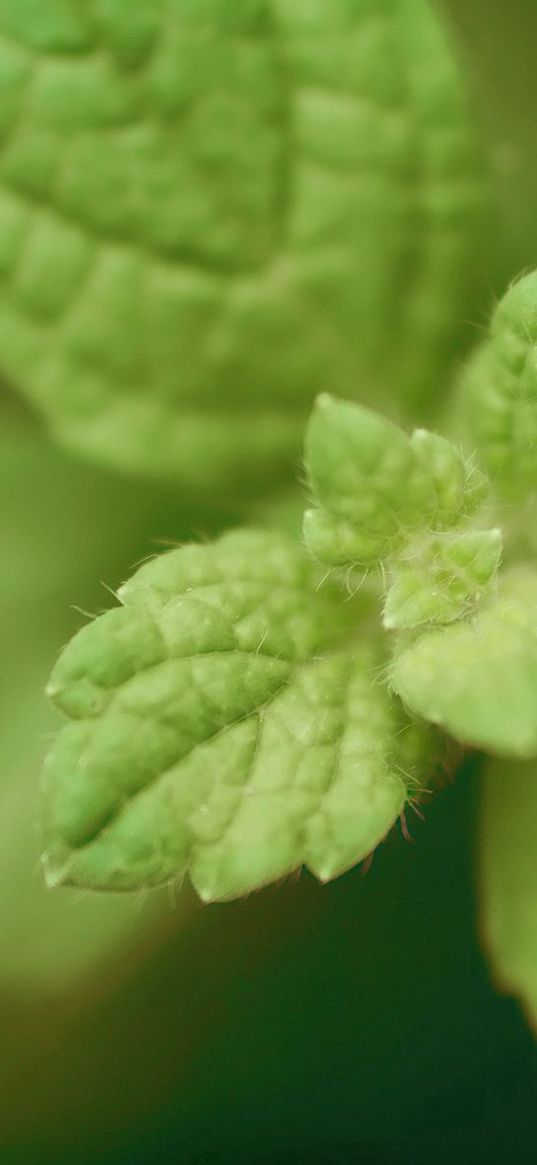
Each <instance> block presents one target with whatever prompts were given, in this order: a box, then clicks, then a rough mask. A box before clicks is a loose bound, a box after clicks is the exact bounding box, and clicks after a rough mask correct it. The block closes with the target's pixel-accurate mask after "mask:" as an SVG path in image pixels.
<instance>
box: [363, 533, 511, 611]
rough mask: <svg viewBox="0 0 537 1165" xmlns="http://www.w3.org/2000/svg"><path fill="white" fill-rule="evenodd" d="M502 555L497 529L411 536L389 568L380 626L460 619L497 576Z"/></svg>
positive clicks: (500, 538) (499, 535)
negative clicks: (412, 539) (406, 548)
mask: <svg viewBox="0 0 537 1165" xmlns="http://www.w3.org/2000/svg"><path fill="white" fill-rule="evenodd" d="M501 554H502V536H501V531H500V530H467V531H464V532H463V533H462V534H447V535H446V534H429V535H426V536H425V537H423V538H421V539H420V538H419V537H417V538H415V539H414V541H413V542H412V543H411V544H410V546H409V548H408V551H407V552H406V553H405V555H404V556H402V557H401V559H400V560H399V561H398V562H397V561H396V563H395V565H394V567H393V570H392V582H391V585H390V587H389V589H388V593H387V595H386V602H385V604H384V613H383V623H384V626H385V627H386V628H387V629H388V630H402V629H403V628H406V627H417V626H418V625H419V624H420V623H450V622H452V620H454V619H458V618H460V617H461V616H462V615H464V614H465V612H466V611H467V610H468V606H469V605H470V604H471V603H472V602H475V601H476V600H477V599H478V598H479V597H480V595H481V594H482V592H483V590H484V589H485V588H486V587H487V586H489V585H490V583H491V581H492V580H493V579H494V578H495V576H496V572H497V570H498V567H499V565H500V559H501Z"/></svg>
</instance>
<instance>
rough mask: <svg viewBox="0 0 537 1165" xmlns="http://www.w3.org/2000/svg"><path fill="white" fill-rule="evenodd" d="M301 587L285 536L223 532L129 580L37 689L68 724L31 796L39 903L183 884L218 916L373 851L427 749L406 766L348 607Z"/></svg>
mask: <svg viewBox="0 0 537 1165" xmlns="http://www.w3.org/2000/svg"><path fill="white" fill-rule="evenodd" d="M316 579H317V574H316V572H315V571H314V570H313V569H312V566H311V565H310V563H309V562H308V560H307V558H306V557H305V556H304V555H303V554H302V553H301V552H300V551H298V550H296V549H295V547H294V545H293V543H292V542H291V541H288V540H287V539H286V538H285V537H283V536H282V535H279V534H268V533H256V532H252V531H243V532H237V533H232V534H229V535H225V536H224V537H223V538H222V539H220V540H219V541H218V542H216V543H214V544H212V545H208V546H187V547H184V548H183V549H179V550H176V551H173V552H171V553H170V554H167V555H163V556H162V557H160V558H158V559H157V560H155V561H154V562H151V563H149V564H147V565H146V566H144V567H142V568H141V570H140V571H139V572H138V573H137V574H136V575H134V577H133V579H132V580H131V581H130V582H129V583H127V584H126V585H125V586H124V587H123V588H122V589H121V590H120V592H119V598H120V600H121V603H122V606H121V607H120V608H118V609H116V610H112V611H110V612H109V613H108V614H106V615H104V616H102V617H101V618H100V619H98V620H97V621H96V622H94V623H93V624H90V625H89V626H88V627H87V628H85V629H84V630H83V631H82V632H80V633H79V635H78V636H77V637H76V638H75V639H74V640H73V641H72V643H71V644H70V645H69V646H68V647H67V648H66V649H65V651H64V653H63V654H62V656H61V657H60V659H59V661H58V664H57V666H56V669H55V671H54V673H53V676H52V679H51V682H50V688H49V690H50V693H51V695H52V696H53V698H54V699H55V701H56V703H57V704H58V705H59V706H60V708H61V709H62V710H63V711H64V712H65V713H66V714H67V715H68V716H70V717H71V718H72V722H71V724H69V725H68V726H66V727H65V728H64V730H63V732H61V733H60V735H59V737H58V740H57V742H56V744H55V745H54V746H53V747H52V750H51V752H50V754H49V757H48V761H47V765H46V769H45V775H44V785H43V807H42V829H43V837H44V849H45V856H44V862H45V872H46V876H47V878H48V880H49V882H50V883H51V884H52V885H54V884H57V883H61V882H67V883H75V884H80V885H86V886H89V887H95V888H97V889H126V890H127V889H134V888H138V887H140V886H151V885H157V884H159V883H161V882H165V881H168V880H173V879H181V878H182V877H183V875H184V874H185V873H186V872H187V871H188V872H189V873H190V877H191V880H192V882H193V884H194V886H195V888H196V890H197V892H198V894H199V895H200V897H201V898H202V899H204V900H206V901H208V900H213V899H221V898H232V897H236V896H238V895H241V894H244V893H247V892H248V891H250V890H253V889H256V888H257V887H259V886H262V885H264V884H265V883H267V882H270V881H272V880H274V879H277V878H280V877H282V876H283V875H285V874H288V873H290V872H291V871H292V870H294V869H296V868H298V867H300V866H301V865H302V864H305V865H307V866H308V867H309V868H310V869H311V870H312V871H313V872H314V873H315V874H316V875H317V877H319V878H320V879H321V880H323V881H324V880H327V879H329V878H332V877H335V876H336V875H337V874H339V873H341V872H342V871H343V870H345V869H347V868H348V867H349V866H352V865H353V864H355V863H356V862H358V861H359V860H360V859H361V858H363V857H365V856H366V855H367V854H368V853H369V852H370V851H371V850H372V849H373V848H374V847H375V846H376V845H377V843H378V842H379V841H380V840H381V839H382V838H383V837H384V835H385V834H386V832H387V831H388V830H389V828H390V827H391V825H392V824H393V822H394V821H395V820H396V819H397V817H398V815H399V813H400V812H401V810H402V808H403V806H404V803H405V799H406V793H407V789H406V783H405V780H404V779H403V776H402V773H405V774H406V779H407V781H408V782H410V783H412V781H413V780H415V779H417V776H416V771H415V770H417V774H418V775H423V772H424V771H425V773H427V761H426V759H425V760H424V759H423V757H422V761H423V763H422V764H420V761H419V755H418V754H419V752H420V750H421V752H422V753H424V755H425V754H426V753H427V748H428V740H429V738H428V737H427V735H425V737H424V738H423V742H422V737H421V735H420V734H419V733H418V738H417V752H416V739H415V737H416V733H415V730H414V729H412V728H411V726H410V725H409V722H408V721H407V720H406V719H405V717H404V716H403V717H402V716H401V710H400V708H399V707H398V704H397V703H396V702H394V701H393V700H392V699H391V698H390V697H389V695H388V693H387V690H386V688H385V685H384V684H383V683H381V682H379V666H380V664H381V663H382V656H379V653H378V651H377V650H376V649H375V648H374V646H373V645H371V644H369V643H368V642H367V638H366V639H365V640H364V639H363V635H364V632H362V634H361V633H360V622H361V620H363V618H364V608H363V604H358V603H355V604H354V605H353V604H345V603H342V602H341V599H340V597H339V595H337V593H336V594H333V593H332V592H331V591H330V589H327V588H326V587H325V588H323V589H322V590H319V589H317V587H316ZM365 634H367V632H365ZM405 729H406V731H405ZM409 742H410V743H409ZM422 743H423V747H422ZM412 750H414V752H413V751H412ZM411 754H412V755H411Z"/></svg>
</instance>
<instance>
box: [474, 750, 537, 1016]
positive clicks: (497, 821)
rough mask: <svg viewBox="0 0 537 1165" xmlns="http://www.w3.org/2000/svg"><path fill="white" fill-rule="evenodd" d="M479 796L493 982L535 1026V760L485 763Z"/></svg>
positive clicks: (483, 919)
mask: <svg viewBox="0 0 537 1165" xmlns="http://www.w3.org/2000/svg"><path fill="white" fill-rule="evenodd" d="M482 797H483V801H482V810H481V847H480V855H481V924H482V932H483V939H484V943H485V947H486V949H487V951H488V954H489V958H490V961H491V964H492V969H493V973H494V976H495V978H496V980H497V982H498V985H499V986H500V987H502V988H503V989H504V990H505V991H508V992H509V993H512V994H513V995H517V996H518V997H519V998H520V1000H521V1002H522V1004H523V1006H524V1009H525V1011H526V1012H527V1014H528V1018H529V1019H530V1021H531V1023H532V1024H533V1026H534V1027H535V1029H536V1030H537V762H535V761H534V760H532V761H528V762H526V763H524V764H522V763H517V762H512V761H494V762H488V763H487V765H486V768H485V772H484V776H483V782H482Z"/></svg>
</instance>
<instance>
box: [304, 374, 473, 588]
mask: <svg viewBox="0 0 537 1165" xmlns="http://www.w3.org/2000/svg"><path fill="white" fill-rule="evenodd" d="M304 460H305V466H306V472H307V476H308V483H309V486H310V489H311V492H312V494H313V500H314V501H315V502H316V503H317V506H318V508H315V509H310V510H307V511H306V513H305V516H304V524H303V533H304V539H305V542H306V545H307V547H308V550H309V551H310V553H311V554H312V555H313V557H314V558H317V559H319V560H320V561H322V562H326V563H327V564H328V565H330V566H341V565H345V564H346V563H348V564H356V565H359V566H368V565H370V564H373V563H378V562H379V561H380V560H382V559H385V558H388V557H389V556H390V555H391V554H392V553H393V552H394V551H396V550H397V549H398V547H399V546H400V545H401V544H403V543H404V542H405V541H407V542H408V540H409V539H410V538H411V537H412V533H413V531H415V530H416V529H420V528H426V529H438V530H443V529H449V527H451V526H454V525H456V524H457V523H460V522H462V521H463V520H464V519H465V518H466V517H467V516H468V515H469V514H471V513H472V512H473V511H474V510H475V509H476V508H477V507H478V506H479V505H480V503H481V502H482V501H483V498H484V496H485V494H486V489H487V482H486V479H485V477H484V475H483V474H482V473H481V472H480V471H479V469H478V468H477V466H475V464H474V463H473V462H472V461H468V462H466V461H465V459H464V458H463V456H462V454H461V452H460V450H458V449H457V448H456V447H455V446H454V445H452V444H451V443H450V442H449V441H447V440H446V439H445V438H444V437H440V436H438V435H437V434H436V433H430V432H428V431H427V430H426V429H416V430H415V432H414V433H413V434H412V436H411V437H410V436H408V434H407V433H405V432H404V430H403V429H401V428H400V427H399V426H398V425H394V424H393V423H392V422H391V421H389V420H387V419H386V417H384V416H382V415H381V414H380V413H377V412H374V411H373V410H372V409H369V408H365V407H364V406H363V405H358V404H354V403H352V402H351V401H345V400H337V399H335V398H334V397H332V396H329V395H328V394H327V393H322V394H321V395H320V396H319V397H318V398H317V400H316V402H315V407H314V409H313V412H312V414H311V417H310V420H309V423H308V427H307V430H306V439H305V452H304ZM431 545H432V543H431ZM439 545H440V543H439ZM446 545H447V543H446Z"/></svg>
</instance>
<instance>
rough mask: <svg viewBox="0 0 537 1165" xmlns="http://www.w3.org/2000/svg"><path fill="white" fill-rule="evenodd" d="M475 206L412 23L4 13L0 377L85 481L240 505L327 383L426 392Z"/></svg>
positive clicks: (450, 321)
mask: <svg viewBox="0 0 537 1165" xmlns="http://www.w3.org/2000/svg"><path fill="white" fill-rule="evenodd" d="M483 202H484V193H483V185H482V180H481V176H480V174H479V173H478V172H477V167H476V162H475V150H474V146H473V141H472V137H471V133H470V130H469V126H468V123H467V116H466V111H465V109H464V102H463V100H462V97H461V92H460V84H459V80H458V78H457V77H456V74H455V69H454V66H453V63H452V60H451V56H450V52H449V49H448V47H447V46H446V45H445V43H444V40H443V36H442V33H441V30H440V28H439V27H438V26H437V24H436V20H435V17H434V16H433V15H432V13H431V10H430V6H429V5H428V4H426V3H424V2H423V0H376V2H375V3H367V4H363V3H361V2H359V0H338V2H337V3H336V2H334V0H316V2H315V3H314V4H310V3H309V2H302V0H300V2H297V0H199V2H197V3H185V0H164V2H163V3H160V4H155V2H154V0H129V3H126V0H88V2H87V3H84V4H75V3H68V2H67V0H47V3H46V4H43V3H42V0H2V3H1V4H0V328H1V331H2V352H1V362H2V371H3V372H4V373H5V374H7V375H8V376H9V377H10V378H11V379H12V381H13V382H14V383H15V384H16V385H18V386H19V387H20V389H21V390H22V391H24V392H25V393H26V394H27V395H28V396H29V397H30V398H31V399H32V401H34V402H35V404H36V405H37V407H38V408H39V409H40V410H41V411H42V412H43V413H44V414H45V415H46V416H47V418H48V419H49V421H50V422H51V424H52V425H53V427H54V429H55V431H56V432H57V433H58V434H59V435H60V436H61V437H63V438H64V439H66V440H68V441H70V442H71V443H73V444H75V445H77V446H78V447H80V448H83V449H85V450H87V451H89V452H91V453H92V454H93V455H95V456H98V457H100V458H103V457H104V458H107V459H109V460H111V461H113V462H114V463H117V464H123V465H124V466H126V467H130V468H132V467H135V468H143V469H145V470H152V471H155V472H157V473H160V474H171V475H174V476H176V477H177V476H179V477H183V478H187V479H189V480H192V479H194V480H195V481H196V482H198V483H202V484H205V485H206V484H207V482H208V479H209V478H212V479H213V480H214V481H216V480H218V478H219V477H220V476H221V475H222V473H227V474H231V475H235V476H236V478H237V481H239V480H240V473H241V470H242V471H244V470H245V469H246V468H247V467H250V468H251V469H252V471H253V470H254V469H256V470H258V471H259V472H261V471H263V470H267V469H268V467H269V466H270V467H272V468H274V467H275V466H276V465H277V466H278V467H280V468H281V465H282V459H285V461H284V462H283V463H284V464H289V461H288V459H289V454H290V453H292V454H293V455H294V453H295V452H296V449H297V447H298V442H299V439H300V432H301V425H302V422H303V419H304V416H305V412H306V411H307V408H308V406H309V404H310V402H311V400H312V398H313V396H314V395H315V394H316V393H317V392H318V391H320V390H321V389H322V388H324V387H325V386H326V385H328V384H329V385H330V386H331V387H332V388H333V390H334V391H336V392H340V393H342V394H343V395H352V394H355V393H360V395H361V396H363V394H364V390H365V391H366V392H369V393H370V399H372V400H377V399H378V397H379V394H382V393H384V395H385V396H386V397H387V398H390V397H391V400H392V406H393V405H394V402H395V399H396V395H397V397H398V398H399V399H402V398H404V397H405V396H406V397H412V396H414V397H415V396H421V397H422V396H423V395H424V393H430V392H431V391H434V392H435V393H437V391H438V385H439V383H442V382H443V381H444V380H445V375H446V368H447V366H448V365H449V363H450V361H451V359H452V356H453V338H454V329H456V328H457V326H458V323H457V322H458V321H460V320H461V319H463V318H465V315H467V306H466V305H467V300H468V296H469V288H470V286H471V285H473V283H474V278H475V274H474V273H475V271H476V270H477V269H479V266H480V265H479V264H478V263H476V261H475V248H476V246H478V245H479V244H478V236H479V233H480V232H479V223H480V221H481V217H482V209H483ZM403 286H404V296H402V295H401V288H402V287H403Z"/></svg>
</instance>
